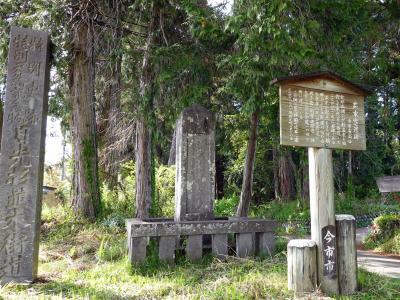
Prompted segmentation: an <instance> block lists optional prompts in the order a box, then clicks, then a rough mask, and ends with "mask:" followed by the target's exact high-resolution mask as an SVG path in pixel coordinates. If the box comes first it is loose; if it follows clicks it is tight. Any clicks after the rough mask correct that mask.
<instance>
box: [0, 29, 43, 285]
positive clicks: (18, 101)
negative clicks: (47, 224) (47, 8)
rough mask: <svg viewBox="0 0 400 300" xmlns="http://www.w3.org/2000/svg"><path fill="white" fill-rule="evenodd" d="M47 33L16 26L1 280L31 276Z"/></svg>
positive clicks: (1, 197) (3, 181)
mask: <svg viewBox="0 0 400 300" xmlns="http://www.w3.org/2000/svg"><path fill="white" fill-rule="evenodd" d="M48 43H49V41H48V35H47V33H45V32H39V31H33V30H29V29H23V28H16V27H13V28H12V30H11V38H10V49H9V56H8V73H7V89H6V101H5V110H4V127H3V140H2V147H1V159H0V167H1V169H0V227H1V233H0V282H7V281H10V280H16V281H18V280H17V279H18V278H22V280H28V281H29V280H32V279H33V277H34V273H35V272H36V269H37V261H36V260H37V259H36V258H35V257H36V256H37V252H38V249H37V244H38V224H39V223H38V222H39V220H38V216H40V214H38V209H40V208H38V207H39V206H40V203H41V200H40V199H41V192H42V191H41V190H42V175H41V173H42V171H41V170H42V169H43V146H44V138H45V131H44V130H45V123H46V122H45V118H46V115H47V92H48Z"/></svg>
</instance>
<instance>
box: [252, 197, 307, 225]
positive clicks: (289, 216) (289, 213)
mask: <svg viewBox="0 0 400 300" xmlns="http://www.w3.org/2000/svg"><path fill="white" fill-rule="evenodd" d="M300 203H301V201H291V202H283V201H278V200H274V201H271V202H268V203H265V204H261V205H258V206H253V207H252V208H251V215H253V216H257V217H263V218H269V219H275V220H279V221H308V220H309V219H310V211H309V208H308V207H307V206H306V205H304V206H302V205H300Z"/></svg>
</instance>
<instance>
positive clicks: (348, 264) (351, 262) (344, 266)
mask: <svg viewBox="0 0 400 300" xmlns="http://www.w3.org/2000/svg"><path fill="white" fill-rule="evenodd" d="M336 233H337V254H338V271H339V288H340V294H341V295H350V294H353V293H355V292H356V291H357V249H356V219H355V218H354V217H353V216H352V215H336Z"/></svg>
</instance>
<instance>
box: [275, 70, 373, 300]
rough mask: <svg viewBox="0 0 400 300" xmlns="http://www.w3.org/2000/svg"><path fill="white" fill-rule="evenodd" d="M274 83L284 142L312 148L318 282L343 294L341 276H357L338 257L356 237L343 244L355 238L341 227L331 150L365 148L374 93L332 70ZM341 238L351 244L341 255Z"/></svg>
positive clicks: (312, 206)
mask: <svg viewBox="0 0 400 300" xmlns="http://www.w3.org/2000/svg"><path fill="white" fill-rule="evenodd" d="M271 83H272V84H275V83H278V84H279V97H280V138H281V144H282V145H289V146H306V147H308V160H309V182H310V214H311V238H312V240H313V241H314V242H315V243H316V247H317V251H316V253H317V260H316V261H317V275H318V285H319V286H320V287H321V289H322V290H323V291H324V292H328V293H334V294H338V293H339V291H340V290H341V288H340V287H339V283H340V282H345V281H346V280H341V279H339V280H338V275H340V274H343V276H352V277H355V276H356V275H355V273H354V272H353V271H347V270H346V271H345V270H340V269H339V268H340V266H341V265H342V266H344V264H339V262H340V261H344V258H341V257H339V258H338V255H343V253H355V241H347V242H343V239H344V238H345V239H353V238H354V239H355V236H353V235H351V234H346V236H345V237H343V236H342V235H343V234H344V232H345V231H343V230H337V228H336V226H337V221H336V219H335V210H334V208H335V206H334V181H333V164H332V150H331V149H332V148H333V149H336V148H339V149H348V150H365V149H366V137H365V114H364V98H365V96H366V95H368V94H369V93H370V92H369V91H368V90H366V89H365V88H363V87H362V86H360V85H357V84H355V83H352V82H350V81H348V80H346V79H344V78H343V77H341V76H339V75H337V74H335V73H333V72H329V71H323V72H315V73H309V74H302V75H297V76H290V77H285V78H278V79H275V80H273V81H272V82H271ZM338 240H340V243H341V245H342V246H343V245H345V247H346V248H347V249H343V247H342V249H341V253H338V251H337V250H338V242H337V241H338ZM292 246H293V247H296V244H293V245H292ZM350 248H351V249H350ZM353 248H354V249H353ZM352 261H353V260H352ZM290 263H291V264H294V265H296V264H298V265H301V264H302V263H303V262H300V261H298V262H296V261H295V260H292V261H291V262H290ZM309 263H314V262H313V260H310V261H309ZM288 264H289V261H288ZM352 268H354V266H353V267H352ZM355 268H356V266H355ZM344 274H346V275H344ZM349 274H351V275H349ZM301 278H303V277H302V276H299V277H298V278H296V279H295V280H302V279H301ZM348 280H350V279H349V278H347V281H348ZM351 281H352V282H354V281H356V278H351ZM294 286H298V285H294ZM307 286H309V287H310V286H311V285H307ZM355 288H356V285H354V284H352V285H351V287H350V288H349V287H346V288H345V290H346V293H347V294H350V293H351V292H354V291H355ZM309 292H311V290H309Z"/></svg>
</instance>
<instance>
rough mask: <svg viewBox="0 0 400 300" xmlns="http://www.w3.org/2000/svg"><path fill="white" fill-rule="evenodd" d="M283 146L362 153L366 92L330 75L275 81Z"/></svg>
mask: <svg viewBox="0 0 400 300" xmlns="http://www.w3.org/2000/svg"><path fill="white" fill-rule="evenodd" d="M275 82H277V83H278V84H279V85H280V89H279V92H280V95H279V96H280V97H279V98H280V138H281V144H282V145H289V146H303V147H316V148H339V149H349V150H365V149H366V139H365V114H364V97H365V95H366V94H367V92H366V91H364V90H362V89H360V88H359V87H357V86H356V85H354V84H352V83H349V82H348V81H346V80H345V79H343V78H341V77H340V76H338V75H336V74H334V73H331V72H320V73H311V74H306V75H302V76H292V77H287V78H281V79H278V80H276V81H275Z"/></svg>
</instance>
